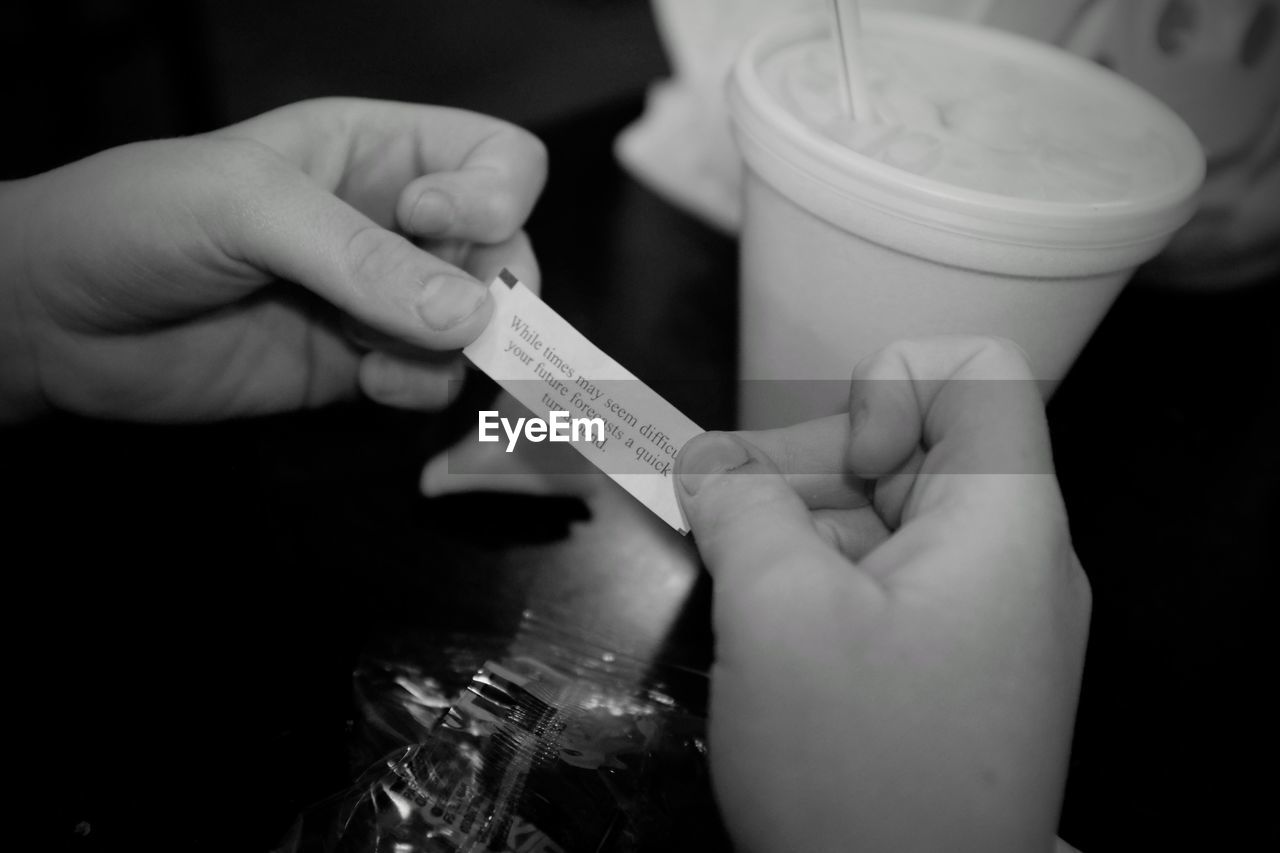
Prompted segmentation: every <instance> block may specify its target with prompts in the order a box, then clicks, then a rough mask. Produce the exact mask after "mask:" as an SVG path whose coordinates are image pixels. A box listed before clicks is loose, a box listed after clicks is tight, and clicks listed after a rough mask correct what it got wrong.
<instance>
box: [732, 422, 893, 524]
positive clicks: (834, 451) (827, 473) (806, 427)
mask: <svg viewBox="0 0 1280 853" xmlns="http://www.w3.org/2000/svg"><path fill="white" fill-rule="evenodd" d="M738 435H741V436H742V437H743V438H745V439H747V441H749V442H751V443H752V444H754V445H755V446H756V447H758V448H760V449H761V450H763V451H764V452H765V453H766V454H768V456H769V458H770V459H772V460H773V463H774V464H775V465H776V466H777V468H778V470H779V471H780V472H781V473H782V475H783V477H785V478H786V480H787V483H788V484H789V485H790V486H791V488H792V489H794V490H795V491H796V493H797V494H798V495H800V499H801V500H803V501H804V503H805V506H807V507H808V508H809V509H854V508H857V507H864V506H867V505H869V504H870V500H869V498H868V495H867V488H866V486H867V481H866V480H864V479H863V478H861V477H859V476H857V475H856V474H854V473H853V471H852V470H850V468H849V465H848V460H847V456H846V451H847V448H848V446H849V436H850V433H849V418H848V416H847V415H832V416H831V417H826V418H818V419H817V420H812V421H808V422H805V423H800V424H795V425H794V426H789V427H781V428H778V429H768V430H756V431H744V432H740V433H738Z"/></svg>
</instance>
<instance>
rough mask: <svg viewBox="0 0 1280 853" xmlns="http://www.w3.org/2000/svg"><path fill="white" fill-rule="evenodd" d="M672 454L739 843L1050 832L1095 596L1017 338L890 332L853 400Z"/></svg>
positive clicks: (1034, 843)
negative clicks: (709, 625) (895, 335)
mask: <svg viewBox="0 0 1280 853" xmlns="http://www.w3.org/2000/svg"><path fill="white" fill-rule="evenodd" d="M922 377H923V378H922ZM677 472H678V478H679V491H680V495H681V499H682V501H683V504H684V507H685V510H686V512H687V514H688V518H689V521H690V524H691V526H692V530H693V533H694V535H695V536H696V539H697V544H698V547H699V549H700V550H701V552H702V555H703V557H704V559H705V561H706V564H707V566H708V568H709V570H710V571H711V573H712V575H713V578H714V593H713V595H714V599H713V601H714V604H713V606H714V625H715V633H716V663H715V667H714V670H713V673H712V701H711V720H710V726H711V730H710V738H711V740H710V748H711V766H712V773H713V779H714V782H715V785H716V790H717V794H718V797H719V799H720V803H721V806H722V808H723V811H724V815H725V818H726V821H727V823H728V826H729V828H730V831H731V833H732V834H733V836H734V838H735V840H736V841H737V843H738V844H739V845H740V847H741V848H742V849H744V850H760V851H765V850H806V851H825V850H832V851H834V850H867V851H879V850H885V851H916V850H919V851H925V850H928V851H936V850H948V851H964V850H974V851H986V853H990V851H1001V850H1010V851H1014V850H1016V851H1028V850H1045V851H1048V850H1051V849H1053V846H1054V834H1055V831H1056V827H1057V819H1058V812H1059V808H1060V802H1061V796H1062V789H1063V786H1064V782H1065V776H1066V766H1067V758H1068V753H1069V748H1070V738H1071V730H1072V723H1073V718H1074V713H1075V706H1076V699H1077V692H1078V688H1079V682H1080V676H1081V669H1082V665H1083V655H1084V647H1085V641H1086V635H1087V628H1088V613H1089V607H1090V593H1089V587H1088V583H1087V581H1086V579H1085V576H1084V574H1083V573H1082V571H1081V569H1080V565H1079V563H1078V561H1077V560H1076V557H1075V555H1074V553H1073V551H1072V548H1071V541H1070V538H1069V534H1068V529H1067V519H1066V515H1065V511H1064V508H1063V504H1062V499H1061V496H1060V493H1059V490H1058V486H1057V482H1056V480H1055V477H1054V474H1053V470H1052V462H1051V458H1050V447H1049V439H1048V433H1047V428H1046V423H1045V419H1044V413H1043V406H1042V403H1041V400H1040V397H1039V394H1038V393H1037V390H1036V387H1035V383H1034V382H1033V381H1032V379H1031V376H1030V373H1029V371H1028V368H1027V366H1026V363H1025V361H1024V360H1023V359H1022V357H1021V355H1020V354H1019V353H1018V352H1017V351H1016V350H1015V349H1014V348H1013V347H1012V346H1010V345H1007V344H1004V343H999V342H995V341H989V340H984V339H973V338H941V339H936V340H929V341H918V342H909V343H903V344H898V345H894V346H891V347H889V348H888V349H886V350H884V351H882V352H881V353H879V354H878V355H876V356H873V357H872V358H870V359H869V360H868V361H866V362H864V363H863V364H861V365H860V366H859V367H858V368H857V369H856V371H855V376H854V382H853V386H852V392H851V406H850V415H849V416H847V417H846V416H838V417H835V418H829V419H824V420H819V421H813V422H810V423H807V424H802V425H800V426H796V427H792V428H789V429H781V430H773V431H768V432H758V433H740V434H736V435H731V434H710V435H707V436H704V437H700V438H698V439H695V440H694V441H692V442H690V443H689V444H688V445H687V446H686V447H685V448H684V450H683V451H682V452H681V453H680V455H679V458H678V460H677Z"/></svg>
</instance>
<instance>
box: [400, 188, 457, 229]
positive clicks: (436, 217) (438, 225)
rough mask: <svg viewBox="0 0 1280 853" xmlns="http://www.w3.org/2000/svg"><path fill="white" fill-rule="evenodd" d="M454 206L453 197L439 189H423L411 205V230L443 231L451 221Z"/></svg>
mask: <svg viewBox="0 0 1280 853" xmlns="http://www.w3.org/2000/svg"><path fill="white" fill-rule="evenodd" d="M454 211H455V208H454V206H453V199H452V198H450V197H449V194H448V193H446V192H443V191H441V190H436V189H430V190H425V191H423V193H422V194H421V195H419V196H418V200H417V202H415V203H414V205H413V215H412V216H410V217H409V221H410V224H411V225H412V227H413V230H414V231H415V232H417V233H420V234H421V233H423V232H428V233H429V232H432V231H443V230H445V229H446V228H448V227H449V225H450V224H452V223H453V219H454Z"/></svg>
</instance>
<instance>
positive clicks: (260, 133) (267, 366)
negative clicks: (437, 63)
mask: <svg viewBox="0 0 1280 853" xmlns="http://www.w3.org/2000/svg"><path fill="white" fill-rule="evenodd" d="M545 170H546V166H545V152H544V149H543V147H542V145H541V144H540V143H539V142H538V141H537V140H536V139H534V138H533V137H532V136H531V135H529V134H528V133H526V132H524V131H522V130H520V129H518V128H516V127H513V126H511V125H508V124H506V123H504V122H501V121H498V120H497V119H492V118H488V117H485V116H481V115H477V114H474V113H468V112H463V111H460V110H453V109H444V108H438V107H423V106H413V105H408V104H397V103H386V102H375V101H361V100H352V99H332V100H320V101H308V102H303V103H299V104H294V105H291V106H288V107H284V108H281V109H279V110H275V111H273V112H270V113H267V114H265V115H261V116H258V117H257V118H254V119H251V120H249V121H246V122H243V123H241V124H238V125H235V126H233V127H229V128H225V129H223V130H221V131H218V132H215V133H212V134H208V135H205V136H199V137H193V138H190V139H182V140H166V141H160V142H146V143H140V144H135V145H127V146H123V147H121V148H116V149H113V150H110V151H106V152H103V153H101V154H98V155H96V156H93V157H89V158H87V159H85V160H82V161H79V162H77V163H73V164H71V165H69V166H66V167H63V168H61V169H57V170H55V171H53V172H49V173H46V174H43V175H39V176H36V177H34V178H29V179H27V180H24V181H18V182H14V183H11V184H8V185H6V186H4V187H3V188H0V210H2V212H3V217H4V233H3V236H0V299H3V301H4V310H0V352H3V354H4V356H5V358H4V364H5V366H4V369H3V373H0V397H4V398H6V402H7V405H6V406H5V407H4V408H7V409H8V412H7V413H8V414H9V415H10V416H20V415H22V414H27V413H31V412H35V411H38V410H39V409H40V408H42V407H43V406H46V405H47V406H52V407H55V408H61V409H66V410H72V411H77V412H82V413H87V414H93V415H102V416H112V417H127V418H135V419H144V420H170V419H191V418H212V417H225V416H231V415H239V414H250V413H258V412H269V411H279V410H284V409H289V408H294V407H307V406H316V405H320V404H323V403H326V402H329V401H332V400H335V399H338V398H342V397H346V396H350V395H352V394H354V393H355V391H356V389H357V387H362V388H363V389H364V390H365V392H366V393H368V394H369V395H370V396H372V397H374V398H375V399H378V400H381V401H383V402H388V403H393V404H400V405H424V406H429V405H430V404H432V403H444V402H445V401H446V397H447V393H448V392H447V389H448V386H449V383H448V380H449V379H450V378H451V377H455V376H456V375H457V373H458V365H457V363H456V359H448V358H442V357H440V356H438V355H435V356H433V354H432V352H431V351H449V350H456V349H458V348H460V347H462V346H465V345H466V344H467V343H469V342H470V341H471V340H473V339H474V338H475V337H476V335H478V334H479V333H480V331H481V330H482V329H483V328H484V326H485V323H486V322H487V320H488V318H489V314H490V311H491V305H490V304H489V299H488V296H487V291H486V290H485V288H484V286H483V285H482V284H481V283H480V282H479V281H477V280H476V278H474V277H473V276H472V275H469V274H467V272H464V269H465V270H467V271H469V272H471V273H475V274H476V275H477V276H479V277H480V278H481V279H485V280H487V279H488V278H489V277H490V276H491V275H492V274H494V273H495V272H496V271H497V270H498V269H499V268H501V267H502V266H504V265H505V266H511V267H512V268H513V270H514V271H515V272H517V273H518V274H519V275H520V277H521V278H522V279H524V280H525V281H526V282H535V283H536V280H537V269H536V265H535V262H534V259H533V255H532V251H531V249H530V247H529V244H528V241H527V240H526V238H525V237H524V235H523V233H522V232H521V230H520V229H521V226H522V225H523V223H524V221H525V219H526V217H527V216H528V214H529V211H530V209H531V208H532V206H533V204H534V202H535V200H536V199H537V196H538V193H539V192H540V190H541V188H542V183H543V180H544V176H545ZM397 232H399V233H397ZM401 235H408V236H409V237H410V238H417V239H418V240H419V241H420V242H421V243H422V245H424V246H425V247H426V248H427V249H430V250H431V251H430V252H428V251H424V250H423V248H419V247H418V246H416V245H415V244H414V243H413V242H410V240H409V239H406V238H405V237H404V236H401ZM432 252H434V254H433V253H432ZM455 263H457V264H460V265H461V268H460V266H455ZM335 309H336V310H335ZM340 318H341V319H340ZM352 321H354V322H352ZM344 323H345V324H346V326H345V328H346V329H347V331H352V330H354V331H355V332H356V334H355V335H354V337H356V338H360V339H363V340H365V341H368V340H369V339H370V338H371V337H376V340H377V345H378V346H379V350H380V351H378V352H374V353H368V354H366V353H365V352H364V351H363V350H362V349H360V348H357V347H356V346H355V345H353V343H352V336H351V335H348V334H344V331H343V328H344ZM392 342H393V343H392ZM392 352H394V353H395V355H392V354H390V353H392Z"/></svg>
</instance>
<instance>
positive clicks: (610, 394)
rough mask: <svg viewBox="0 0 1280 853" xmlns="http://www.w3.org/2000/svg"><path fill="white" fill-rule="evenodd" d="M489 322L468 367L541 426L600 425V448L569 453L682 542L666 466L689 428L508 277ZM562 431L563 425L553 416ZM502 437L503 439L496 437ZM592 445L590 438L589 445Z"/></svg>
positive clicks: (496, 286)
mask: <svg viewBox="0 0 1280 853" xmlns="http://www.w3.org/2000/svg"><path fill="white" fill-rule="evenodd" d="M489 292H490V293H491V294H493V301H494V311H493V319H492V320H490V322H489V325H488V326H487V327H486V328H485V330H484V332H483V333H481V335H480V337H478V338H477V339H476V340H475V341H474V342H473V343H472V344H471V345H470V346H468V347H467V348H466V349H464V350H463V353H464V354H465V355H466V356H467V358H469V359H471V361H472V363H473V364H475V366H476V367H478V368H480V370H482V371H483V372H484V373H486V374H487V375H488V376H489V377H490V378H491V379H493V380H494V381H495V382H497V383H498V384H499V385H501V386H502V387H503V388H504V389H506V390H507V392H508V393H510V394H511V396H513V397H515V398H516V399H517V400H519V401H520V402H521V403H522V404H524V406H525V407H526V408H528V409H529V411H530V412H531V413H532V414H533V415H534V416H535V417H538V418H542V419H543V420H546V421H548V422H550V421H551V420H552V416H553V414H554V413H557V412H564V413H567V416H568V418H571V419H597V418H598V419H600V421H601V422H602V424H598V425H597V426H600V425H602V426H603V427H604V429H603V436H601V437H600V440H594V441H586V440H575V441H572V442H571V444H572V446H573V447H574V449H576V450H577V451H578V452H579V453H581V454H582V455H583V456H585V457H586V458H587V459H589V460H590V461H591V462H592V463H594V464H595V465H596V467H598V468H599V469H600V470H602V471H603V472H604V473H606V474H607V475H609V477H611V478H612V479H613V480H614V481H615V482H616V483H617V484H618V485H620V486H622V488H624V489H626V490H627V491H628V492H630V493H631V494H632V495H633V496H635V497H636V498H637V499H638V500H640V502H641V503H643V504H644V505H645V506H647V507H648V508H649V509H651V510H653V511H654V512H655V513H657V514H658V516H659V517H661V518H662V520H663V521H665V522H667V524H670V525H671V526H672V527H674V528H675V529H676V530H678V531H680V532H681V533H687V532H688V530H689V526H688V524H687V523H686V522H685V519H684V514H683V513H682V512H681V511H680V504H679V502H678V501H677V500H676V492H675V478H674V476H673V475H672V464H673V463H674V462H675V456H676V453H677V452H678V451H679V450H680V448H681V447H683V446H684V444H685V442H687V441H688V440H689V439H690V438H693V437H694V436H695V435H698V434H699V433H701V432H702V429H701V428H700V427H699V426H698V425H697V424H695V423H694V422H693V421H691V420H689V419H688V418H687V417H685V416H684V415H683V414H682V413H681V412H680V411H679V410H678V409H676V408H675V407H674V406H672V405H671V404H670V403H668V402H667V401H666V400H664V399H663V398H662V397H661V396H659V395H658V394H657V392H655V391H654V390H653V389H652V388H650V387H649V386H647V385H645V384H644V383H643V382H641V381H640V380H639V379H637V378H636V377H635V376H634V375H633V374H631V373H630V372H629V371H628V370H627V369H626V368H624V367H623V366H622V365H620V364H618V362H616V361H614V360H613V359H612V358H610V357H609V356H608V355H607V354H606V353H605V352H604V351H603V350H601V349H600V348H599V347H597V346H595V345H594V344H592V343H591V342H590V341H589V340H587V339H586V338H585V337H584V336H583V335H582V333H581V332H579V331H578V330H577V329H575V328H574V327H573V326H572V325H570V324H569V322H568V321H567V320H565V319H564V318H563V317H561V316H560V315H559V314H557V313H556V312H555V311H553V310H552V309H551V308H550V307H549V306H548V305H547V304H546V303H545V302H543V301H542V300H541V299H539V298H538V296H537V295H536V294H535V293H534V292H533V291H532V290H530V289H529V288H528V287H526V286H525V285H524V283H522V282H521V281H520V280H519V279H517V278H516V277H515V276H514V275H512V274H511V273H510V272H508V271H507V270H503V271H502V273H501V274H500V275H499V276H498V278H496V279H494V281H493V282H492V283H491V284H490V285H489ZM558 417H559V419H560V420H561V421H562V422H563V420H564V418H565V416H564V415H559V416H558ZM499 434H501V430H499ZM593 437H594V436H593Z"/></svg>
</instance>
